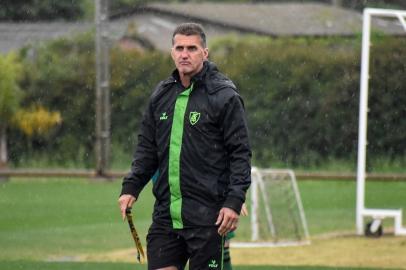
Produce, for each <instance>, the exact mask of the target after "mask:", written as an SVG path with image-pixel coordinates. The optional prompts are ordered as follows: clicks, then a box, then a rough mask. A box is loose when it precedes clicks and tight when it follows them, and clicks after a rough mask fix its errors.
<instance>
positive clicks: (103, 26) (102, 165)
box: [95, 0, 110, 177]
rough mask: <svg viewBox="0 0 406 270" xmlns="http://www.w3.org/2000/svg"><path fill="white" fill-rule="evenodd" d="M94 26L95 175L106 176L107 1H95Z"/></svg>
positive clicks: (107, 166) (108, 142)
mask: <svg viewBox="0 0 406 270" xmlns="http://www.w3.org/2000/svg"><path fill="white" fill-rule="evenodd" d="M95 9H96V12H95V24H96V54H95V55H96V145H95V155H96V174H97V176H99V177H103V176H105V175H106V171H107V170H108V168H109V161H110V85H109V84H110V83H109V80H110V72H109V40H108V0H95Z"/></svg>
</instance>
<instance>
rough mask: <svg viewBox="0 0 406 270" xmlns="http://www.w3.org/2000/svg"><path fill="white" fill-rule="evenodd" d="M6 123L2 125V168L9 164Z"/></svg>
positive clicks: (0, 128)
mask: <svg viewBox="0 0 406 270" xmlns="http://www.w3.org/2000/svg"><path fill="white" fill-rule="evenodd" d="M6 130H7V129H6V126H5V125H0V168H5V167H6V166H7V156H8V153H7V131H6Z"/></svg>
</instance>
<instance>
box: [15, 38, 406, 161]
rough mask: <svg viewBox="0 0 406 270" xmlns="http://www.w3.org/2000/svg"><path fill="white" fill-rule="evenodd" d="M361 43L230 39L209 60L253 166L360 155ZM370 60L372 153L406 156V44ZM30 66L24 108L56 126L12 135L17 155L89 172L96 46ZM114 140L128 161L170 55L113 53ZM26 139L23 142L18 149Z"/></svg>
mask: <svg viewBox="0 0 406 270" xmlns="http://www.w3.org/2000/svg"><path fill="white" fill-rule="evenodd" d="M359 44H360V40H351V39H338V38H336V39H334V38H328V39H291V38H281V39H269V38H258V37H245V38H243V39H242V38H234V37H228V38H225V39H222V40H218V41H217V42H215V43H214V44H213V46H212V48H211V53H210V57H211V59H212V60H214V61H215V62H216V63H217V64H218V66H219V68H220V70H221V71H223V72H224V73H226V74H227V75H228V76H229V77H230V78H231V79H232V80H233V81H234V82H235V83H236V84H237V87H238V89H239V91H240V94H241V95H242V96H243V98H244V101H245V107H246V110H247V115H248V120H249V128H250V136H251V142H252V146H253V150H254V164H256V165H261V166H270V165H272V164H274V162H278V163H279V162H284V163H286V164H288V166H291V165H302V166H306V165H315V164H316V165H317V164H319V163H322V162H324V161H326V160H328V159H344V160H353V159H354V158H355V156H356V151H357V136H358V135H357V133H358V102H359V71H360V65H359V63H360V48H359V47H360V46H359ZM372 48H373V49H372V55H371V80H370V87H371V88H370V89H371V91H370V98H369V105H370V108H371V112H370V115H369V129H368V139H369V145H368V147H369V149H368V150H369V156H371V157H382V156H389V157H391V158H393V159H398V158H404V156H405V149H406V141H405V140H404V138H403V137H404V135H403V134H405V133H406V122H405V119H406V118H405V117H404V116H405V115H406V112H405V106H404V104H405V101H406V100H405V99H406V95H405V93H406V81H405V80H404V74H405V71H406V67H405V63H406V59H405V56H406V44H405V40H404V39H401V38H389V37H386V38H383V37H382V38H376V39H375V40H374V46H373V47H372ZM36 55H37V58H36V59H34V60H29V59H27V61H26V63H24V67H25V74H26V75H25V77H24V81H23V83H22V86H21V87H22V88H23V89H24V91H25V98H24V102H23V104H24V105H25V106H26V107H29V104H37V105H39V106H44V107H46V108H49V110H51V111H59V112H60V114H61V118H62V119H63V122H62V123H61V124H60V125H59V128H58V129H54V131H53V132H51V133H49V134H48V135H47V136H42V137H41V138H38V137H37V136H33V137H32V138H29V137H28V136H26V135H24V134H21V132H20V133H18V132H15V133H13V134H14V137H13V139H14V140H18V141H19V142H20V143H19V144H16V145H13V147H12V151H13V155H12V156H13V159H14V161H16V162H17V161H18V160H19V158H21V156H22V155H30V154H32V153H47V154H49V155H52V159H53V160H54V161H55V160H59V161H61V162H63V161H66V160H76V161H78V162H80V163H81V164H84V165H86V166H89V167H90V166H93V143H94V129H95V128H94V126H95V124H94V120H95V119H94V115H95V113H94V85H95V83H94V81H95V72H94V42H93V37H92V36H90V35H84V36H80V37H78V38H75V39H72V40H58V41H52V42H51V43H49V44H48V45H46V46H44V47H41V48H39V49H38V51H37V54H36ZM110 55H111V58H110V63H111V82H110V83H111V103H112V121H111V123H112V127H111V130H112V142H113V151H114V149H118V148H121V149H123V150H124V151H125V152H126V153H127V154H128V155H131V153H132V151H133V146H134V144H135V143H136V136H135V135H136V134H137V131H138V127H139V124H140V120H141V117H142V112H143V110H144V108H145V105H146V103H147V101H148V98H149V96H150V94H151V92H152V90H153V88H154V87H155V85H156V84H157V83H158V82H159V81H160V80H163V79H165V78H166V77H167V76H168V75H169V74H170V72H171V70H172V68H173V64H172V62H171V59H170V57H169V53H162V52H158V51H140V50H136V49H134V50H130V51H124V50H122V49H120V48H119V47H114V48H112V50H111V54H110ZM21 142H23V143H21Z"/></svg>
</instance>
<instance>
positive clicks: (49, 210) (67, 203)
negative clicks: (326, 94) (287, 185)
mask: <svg viewBox="0 0 406 270" xmlns="http://www.w3.org/2000/svg"><path fill="white" fill-rule="evenodd" d="M120 186H121V183H120V181H115V182H98V181H95V180H94V181H88V180H83V179H81V180H79V179H35V180H28V179H12V180H11V181H8V182H5V183H0V269H2V270H5V269H33V270H34V269H135V270H136V269H146V267H145V265H138V264H136V263H135V257H134V254H133V252H134V248H133V242H132V239H131V238H130V234H129V231H128V228H127V224H126V223H124V222H123V221H122V220H121V218H120V214H119V211H118V207H117V199H118V193H119V190H120ZM299 187H300V190H301V195H302V200H303V204H304V208H305V212H306V216H307V219H308V224H309V229H310V234H311V236H312V241H313V243H312V245H310V246H305V247H290V248H274V249H266V250H241V249H233V250H232V257H233V260H234V262H235V263H236V266H235V269H237V270H242V269H246V270H263V269H270V270H271V269H272V270H273V269H382V268H392V269H406V258H403V257H405V256H404V254H406V238H404V237H403V238H402V237H392V236H385V237H382V238H380V239H366V238H364V237H355V236H353V233H354V222H355V221H354V220H355V210H354V207H355V183H354V182H344V181H303V182H300V183H299ZM405 194H406V183H401V182H387V183H384V182H370V183H368V184H367V190H366V205H367V206H368V207H379V208H403V209H406V196H405ZM152 204H153V198H152V195H151V192H150V187H147V190H145V191H144V192H143V193H142V194H141V197H140V199H139V202H137V204H136V206H135V208H134V210H133V213H134V217H135V223H136V227H137V229H138V230H139V233H140V234H141V238H142V242H143V243H144V244H145V240H144V238H145V235H146V230H147V228H148V225H149V224H150V222H151V212H152ZM242 223H243V224H242V226H243V227H244V226H246V225H247V224H248V219H246V220H243V221H242ZM244 223H245V225H244ZM405 223H406V222H405V221H404V224H405ZM391 226H392V223H391V222H386V224H385V227H384V228H385V229H388V228H389V227H391ZM243 227H241V228H240V229H241V230H245V229H244V228H243ZM239 234H240V235H242V237H244V235H246V234H248V233H245V232H243V231H241V233H240V232H239ZM118 251H124V252H122V254H124V255H122V256H121V255H120V256H115V257H114V256H111V255H112V254H117V252H118ZM120 254H121V253H120ZM264 258H266V259H267V260H264ZM255 264H257V265H255ZM258 264H262V265H258Z"/></svg>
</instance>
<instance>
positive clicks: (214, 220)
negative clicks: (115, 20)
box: [119, 23, 251, 270]
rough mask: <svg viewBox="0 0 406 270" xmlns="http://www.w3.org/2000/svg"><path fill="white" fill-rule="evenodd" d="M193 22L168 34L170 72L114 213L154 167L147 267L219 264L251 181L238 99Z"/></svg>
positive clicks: (146, 119)
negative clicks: (210, 57)
mask: <svg viewBox="0 0 406 270" xmlns="http://www.w3.org/2000/svg"><path fill="white" fill-rule="evenodd" d="M208 55H209V52H208V49H207V46H206V35H205V33H204V31H203V28H202V27H201V26H200V25H199V24H195V23H184V24H181V25H179V26H178V27H177V28H176V29H175V31H174V33H173V35H172V51H171V56H172V59H173V61H174V63H175V66H176V69H175V71H174V72H173V73H172V76H170V77H169V78H168V79H166V80H164V81H162V82H160V83H159V84H158V86H157V87H156V89H155V90H154V92H153V94H152V95H151V98H150V101H149V104H148V106H147V108H146V111H145V113H144V116H143V120H142V123H141V129H140V134H139V136H138V145H137V147H136V150H135V154H134V159H133V162H132V165H131V172H130V173H129V174H128V175H127V176H126V177H125V178H124V180H123V186H122V191H121V196H120V198H119V205H120V210H121V214H122V216H123V218H124V217H125V209H126V208H127V207H130V206H131V205H132V204H133V203H134V202H135V201H136V199H137V197H138V195H139V193H140V192H141V190H142V189H143V187H144V186H145V185H146V184H147V183H148V181H149V179H150V178H151V177H152V176H153V174H154V173H155V172H156V171H157V170H159V176H158V178H157V180H156V182H155V184H154V187H153V193H154V196H155V198H156V201H155V206H154V213H153V223H152V225H151V227H150V229H149V232H148V236H147V257H148V269H163V270H177V269H182V268H183V267H184V266H185V264H186V262H187V261H188V260H189V267H190V269H210V270H215V269H222V255H223V244H224V236H225V235H226V234H227V233H228V232H230V231H234V230H235V229H236V228H237V226H238V219H239V214H238V213H240V210H241V207H242V204H243V203H244V201H245V193H246V190H247V189H248V187H249V185H250V181H251V176H250V173H251V167H250V158H251V150H250V146H249V141H248V129H247V123H246V119H245V113H244V107H243V102H242V99H241V97H240V96H239V95H238V93H237V92H236V87H235V86H234V84H233V83H232V82H231V81H230V80H229V79H228V78H226V77H225V76H224V75H222V74H221V73H220V72H219V71H218V69H217V67H216V66H215V65H214V64H213V63H211V62H209V61H208V60H207V59H208Z"/></svg>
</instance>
